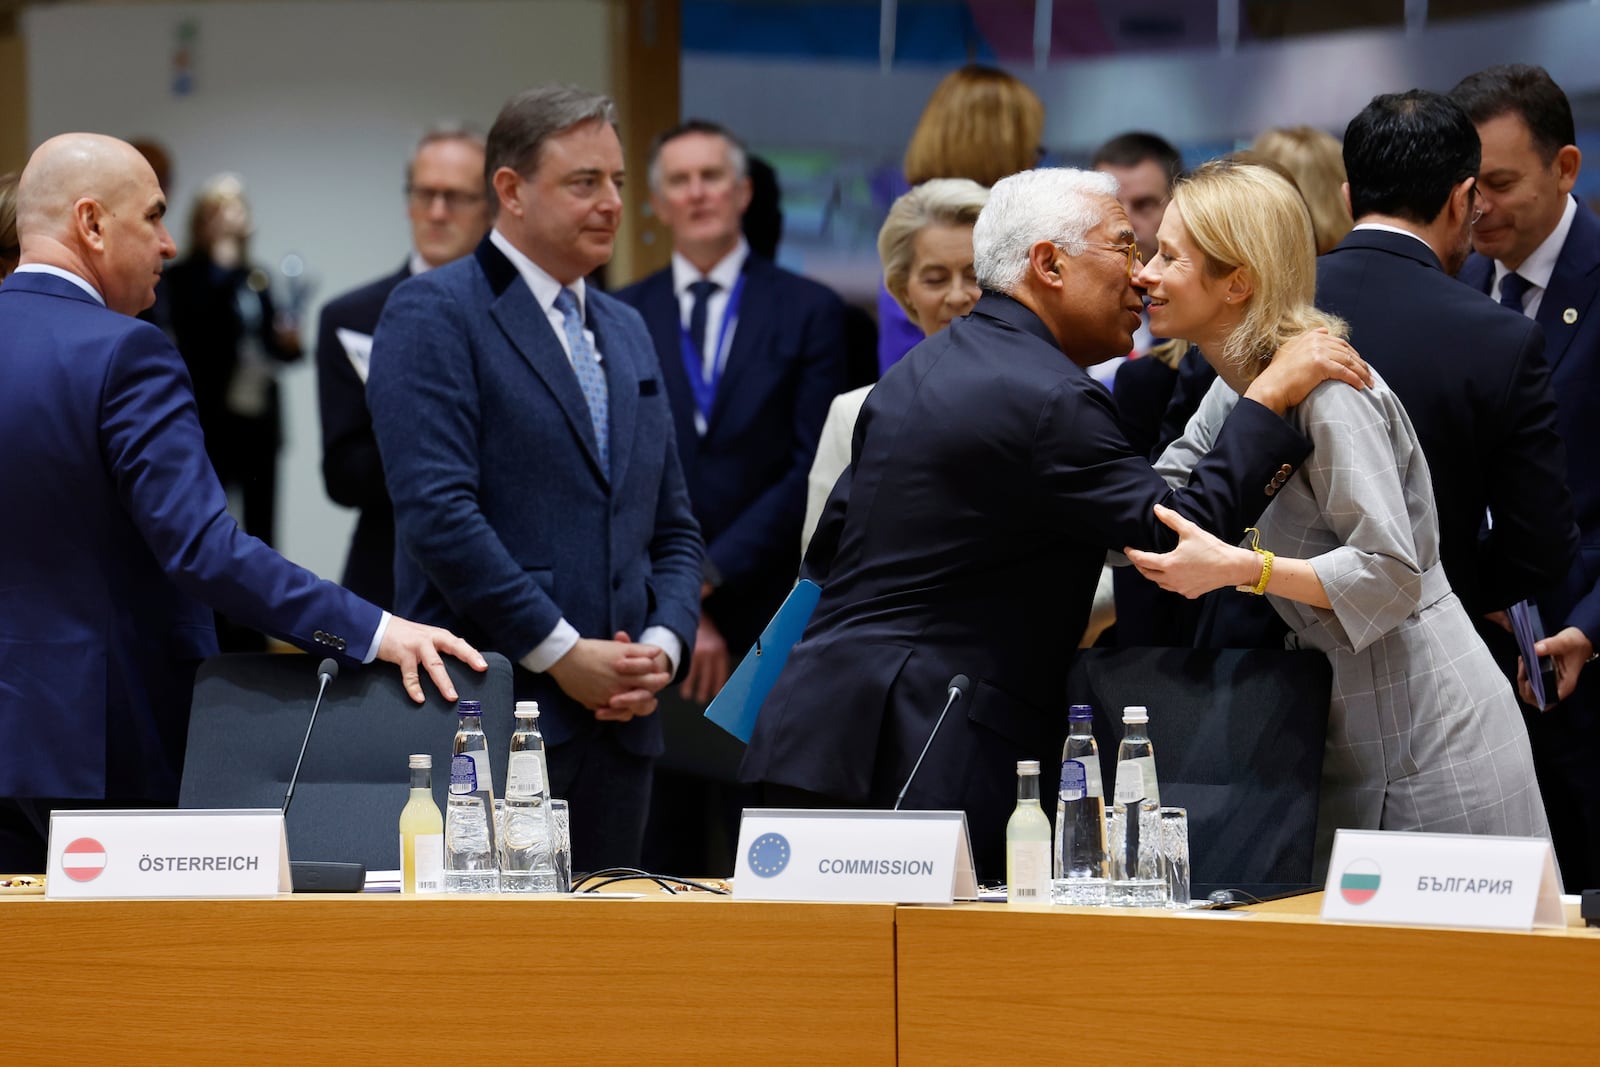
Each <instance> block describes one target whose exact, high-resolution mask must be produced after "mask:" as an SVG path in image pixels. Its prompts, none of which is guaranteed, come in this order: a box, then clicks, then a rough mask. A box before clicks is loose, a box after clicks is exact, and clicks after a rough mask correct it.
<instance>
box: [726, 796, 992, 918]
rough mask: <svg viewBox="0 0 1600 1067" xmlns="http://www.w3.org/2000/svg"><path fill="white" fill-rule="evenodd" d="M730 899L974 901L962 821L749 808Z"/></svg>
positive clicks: (914, 814) (960, 817)
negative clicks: (958, 899)
mask: <svg viewBox="0 0 1600 1067" xmlns="http://www.w3.org/2000/svg"><path fill="white" fill-rule="evenodd" d="M733 895H734V897H735V898H736V899H740V900H803V901H859V902H887V903H893V904H949V903H951V902H952V901H953V900H955V899H956V898H963V899H974V898H976V897H977V895H978V883H977V879H976V878H975V877H974V874H973V868H972V843H971V841H970V840H969V839H968V837H967V816H966V813H965V812H961V811H857V810H834V811H826V810H819V811H811V810H790V809H784V808H749V809H747V810H746V811H745V813H744V818H743V819H742V820H741V822H740V824H739V854H738V857H737V863H736V864H735V867H734V880H733Z"/></svg>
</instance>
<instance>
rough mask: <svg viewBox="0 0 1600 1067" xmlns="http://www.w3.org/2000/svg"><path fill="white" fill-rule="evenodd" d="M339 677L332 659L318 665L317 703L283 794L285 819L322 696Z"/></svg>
mask: <svg viewBox="0 0 1600 1067" xmlns="http://www.w3.org/2000/svg"><path fill="white" fill-rule="evenodd" d="M337 677H339V664H338V663H336V662H335V661H334V660H332V659H325V660H323V661H322V662H321V663H319V664H317V681H318V683H319V684H318V686H317V702H316V703H315V704H312V705H311V721H310V722H308V723H306V736H305V739H304V740H302V741H301V742H300V755H298V756H296V757H295V761H294V772H293V773H292V774H290V775H289V788H288V790H287V791H286V792H285V793H284V794H283V817H284V819H285V820H287V819H288V818H289V803H290V801H292V800H294V784H295V783H296V782H298V781H299V780H300V764H301V763H302V762H303V761H304V760H305V758H306V746H307V745H309V744H311V731H312V730H313V729H314V728H315V727H316V725H317V709H318V708H320V707H322V694H324V693H326V692H327V691H328V683H329V682H331V681H333V680H334V679H335V678H337Z"/></svg>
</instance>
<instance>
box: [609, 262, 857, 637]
mask: <svg viewBox="0 0 1600 1067" xmlns="http://www.w3.org/2000/svg"><path fill="white" fill-rule="evenodd" d="M744 279H745V283H744V292H743V295H742V296H741V298H740V300H741V303H740V308H739V320H738V322H737V323H736V324H735V328H734V331H733V338H732V341H731V342H730V344H729V349H728V359H727V363H726V365H725V367H724V370H723V375H722V379H721V381H720V382H719V383H718V387H717V393H716V397H715V399H714V400H713V402H712V407H711V417H710V418H709V419H708V420H706V432H705V435H704V436H701V435H699V434H697V433H696V432H695V425H694V416H695V411H696V406H695V399H694V393H693V391H692V389H691V387H690V384H689V375H688V371H687V370H686V368H685V367H684V364H683V352H682V347H681V343H680V338H681V336H682V327H681V322H682V318H681V313H680V308H679V304H678V298H677V296H676V295H675V294H674V293H673V291H672V269H671V268H670V267H669V268H667V269H665V270H661V271H657V272H656V273H654V274H652V275H650V276H649V277H647V278H645V279H644V280H643V281H640V282H638V283H637V284H635V285H632V286H629V287H628V288H627V289H624V290H622V291H621V292H619V293H618V294H617V297H618V299H620V300H622V301H624V302H625V303H628V304H631V305H632V306H633V307H635V308H637V309H638V310H639V312H640V314H642V315H643V316H644V320H645V324H646V326H648V327H649V329H650V337H651V339H652V340H653V341H654V343H655V350H656V355H657V357H658V359H659V360H660V364H661V376H662V380H663V381H665V382H666V387H667V397H668V399H669V400H670V401H671V402H672V417H673V422H674V426H675V428H676V431H677V438H678V457H679V460H680V462H681V463H682V464H683V476H684V481H685V482H686V484H687V485H688V487H689V500H690V501H691V502H692V504H693V506H694V514H695V518H696V519H698V520H699V522H700V531H701V533H702V535H703V536H704V537H705V540H706V554H707V556H708V557H709V558H710V560H711V563H712V564H713V565H714V568H715V572H716V575H717V576H718V579H719V581H720V585H719V586H718V588H717V590H716V591H715V592H714V593H713V594H712V595H711V596H710V597H709V598H707V600H706V602H705V604H704V605H703V607H704V610H705V611H706V613H707V614H708V615H709V616H710V617H711V618H712V620H713V621H715V622H716V624H717V626H718V628H719V629H720V630H721V631H722V635H723V637H724V638H726V639H727V641H728V644H729V647H730V648H732V649H733V651H734V653H735V655H738V654H741V653H742V652H743V651H744V650H745V649H746V648H748V647H749V646H750V645H751V644H752V643H753V642H754V641H755V638H756V636H757V635H758V634H759V633H760V632H761V630H762V628H763V627H765V626H766V624H767V621H768V620H769V619H770V618H771V617H772V614H773V612H775V611H776V610H777V608H778V605H779V604H781V603H782V602H783V598H784V597H785V596H786V595H787V594H788V591H789V588H790V587H791V586H792V585H793V584H794V576H795V571H796V570H797V569H798V568H799V565H800V526H801V523H802V521H803V520H804V518H805V510H806V476H807V474H808V473H809V472H810V470H811V461H812V459H813V457H814V456H815V455H816V451H817V439H818V437H819V436H820V435H821V433H822V424H823V421H824V420H826V419H827V417H828V405H829V404H831V403H832V402H833V398H834V397H835V396H837V395H838V394H839V393H841V392H843V391H844V388H845V363H846V355H847V352H846V346H845V336H844V305H843V304H842V303H840V301H839V298H838V297H837V296H835V295H834V294H833V292H832V291H831V290H829V289H828V288H826V287H825V286H822V285H819V284H817V283H816V282H814V281H811V280H809V279H807V278H802V277H800V276H799V275H798V274H791V273H790V272H789V271H786V270H781V269H780V268H778V267H775V266H773V265H772V264H771V263H769V262H767V261H766V260H764V259H761V258H760V257H758V256H755V255H753V254H752V255H751V256H750V257H749V258H747V259H746V260H745V267H744Z"/></svg>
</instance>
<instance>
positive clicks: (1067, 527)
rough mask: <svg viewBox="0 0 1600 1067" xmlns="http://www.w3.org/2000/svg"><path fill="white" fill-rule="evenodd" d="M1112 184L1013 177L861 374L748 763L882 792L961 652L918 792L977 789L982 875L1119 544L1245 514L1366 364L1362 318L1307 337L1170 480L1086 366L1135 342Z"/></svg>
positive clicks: (1085, 177)
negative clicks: (1322, 398) (1324, 403)
mask: <svg viewBox="0 0 1600 1067" xmlns="http://www.w3.org/2000/svg"><path fill="white" fill-rule="evenodd" d="M1115 194H1116V182H1115V180H1114V179H1112V178H1110V177H1109V176H1106V175H1099V174H1092V173H1086V172H1083V171H1070V170H1035V171H1028V172H1025V173H1022V174H1017V175H1013V176H1011V177H1009V178H1005V179H1002V180H1001V181H999V182H997V183H996V184H995V186H994V189H993V191H992V193H991V195H990V199H989V203H988V206H986V207H985V208H984V209H983V214H982V215H980V216H979V218H978V223H977V226H976V227H975V228H974V230H973V250H974V253H975V257H976V266H977V272H978V281H979V283H980V284H981V285H982V286H983V288H984V290H985V291H984V295H983V297H982V299H980V300H979V302H978V305H977V307H976V308H974V309H973V311H972V313H971V314H970V315H968V316H966V317H965V318H962V319H958V320H956V321H955V322H953V323H951V324H950V326H949V327H947V328H946V329H944V330H942V331H940V332H939V333H938V334H935V335H934V336H933V337H930V338H929V339H928V340H927V341H924V342H923V343H922V344H920V345H918V346H917V347H916V348H914V349H912V351H911V353H910V354H909V355H908V356H907V357H906V358H905V359H903V360H901V361H900V362H899V363H897V364H895V366H894V367H893V368H891V369H890V371H889V372H888V373H887V374H886V375H885V376H884V378H883V380H882V381H880V382H879V383H878V385H877V386H876V387H874V389H873V391H872V394H871V395H870V396H869V397H868V398H867V402H866V405H865V406H864V407H863V408H862V411H861V415H860V418H859V419H858V420H857V422H856V431H855V438H854V442H853V446H852V465H851V467H850V468H849V469H848V470H847V471H846V472H845V474H844V475H843V476H842V477H841V478H840V480H839V483H838V484H837V485H836V486H835V487H834V491H833V494H832V496H830V498H829V500H828V503H827V505H826V507H825V509H824V512H823V517H822V521H821V523H820V524H819V525H818V528H817V532H816V535H815V537H814V538H813V539H812V542H811V547H810V549H809V550H808V552H807V555H806V567H807V570H808V571H809V573H810V574H811V575H812V576H814V577H816V578H817V579H818V580H819V582H820V584H821V585H822V598H821V600H820V602H819V603H818V604H817V607H816V610H815V612H814V614H813V615H812V617H811V621H810V623H809V625H808V626H807V628H806V631H805V635H804V636H803V638H802V639H801V640H800V642H799V643H797V644H796V645H795V647H794V649H793V651H792V652H791V654H790V656H789V659H788V662H787V663H786V664H785V667H784V670H783V673H782V674H781V675H780V676H779V678H778V681H777V683H776V685H775V686H774V688H773V689H772V691H771V693H770V694H769V695H768V697H767V699H766V702H765V704H764V705H763V707H762V711H761V716H760V718H759V719H758V720H757V722H756V727H755V732H754V734H753V736H752V737H751V740H750V746H749V748H748V750H747V752H746V756H745V762H744V766H743V768H742V769H741V775H742V776H743V777H744V778H745V779H746V780H747V781H753V782H761V783H765V784H766V785H767V786H768V787H769V792H770V793H771V794H772V795H771V799H772V800H773V801H774V802H777V803H786V804H801V805H805V804H808V803H809V804H821V805H825V806H826V805H835V806H837V805H845V806H882V807H888V806H890V805H891V804H893V803H894V800H895V797H896V794H897V793H898V792H899V790H900V789H901V787H902V786H903V785H904V784H905V783H906V782H907V781H908V777H909V775H910V773H911V770H912V767H913V765H914V764H915V762H916V760H917V757H918V753H919V752H921V751H922V749H923V746H924V744H925V743H927V742H928V741H929V738H930V737H932V736H933V730H934V724H935V721H936V719H937V717H938V715H939V712H940V708H941V707H943V706H944V704H945V700H946V697H945V690H946V685H947V684H948V683H949V682H950V680H951V678H952V676H954V675H957V674H964V675H966V676H967V677H968V678H969V679H970V682H971V688H970V690H969V692H968V694H967V697H966V699H964V700H963V701H962V704H961V708H960V709H959V712H958V714H956V715H952V716H951V718H950V720H949V721H948V722H946V723H945V725H944V729H943V730H942V732H940V733H939V735H938V737H937V739H935V740H934V741H933V743H932V745H931V747H930V748H929V750H928V753H927V760H926V762H925V763H924V764H923V766H922V767H921V769H920V770H919V771H918V776H917V779H916V782H915V783H914V784H913V785H912V786H911V788H910V790H909V791H908V792H907V794H906V803H907V805H909V806H910V807H913V808H962V809H965V811H966V812H967V817H968V824H969V827H970V829H971V832H972V843H973V854H974V860H975V862H976V864H977V867H978V875H979V877H980V878H993V877H996V876H998V875H999V874H1000V872H1001V871H1003V870H1004V866H1005V863H1004V849H1003V843H1004V838H1005V822H1006V816H1007V814H1008V813H1009V812H1010V811H1011V809H1012V807H1013V805H1014V804H1015V802H1016V791H1015V783H1016V776H1015V766H1016V761H1017V760H1021V759H1037V760H1041V761H1053V760H1055V759H1056V758H1057V757H1058V755H1059V753H1060V751H1061V743H1062V739H1063V738H1064V736H1065V726H1066V723H1065V717H1064V716H1063V715H1062V714H1061V705H1062V703H1063V702H1064V699H1065V692H1064V683H1065V678H1066V665H1067V664H1068V663H1069V662H1070V656H1071V651H1072V649H1073V648H1074V646H1075V645H1076V643H1077V639H1078V635H1079V634H1081V633H1082V632H1083V627H1084V623H1085V621H1086V619H1087V617H1088V612H1089V606H1090V602H1091V600H1092V598H1093V596H1094V589H1095V585H1096V583H1097V581H1098V579H1099V575H1100V567H1101V565H1102V564H1103V563H1104V561H1105V555H1106V551H1107V550H1108V549H1117V550H1120V549H1122V548H1124V547H1127V546H1130V545H1131V546H1134V547H1139V546H1143V545H1163V546H1165V545H1170V544H1173V543H1175V542H1176V537H1175V535H1174V534H1173V533H1172V531H1171V530H1169V529H1168V528H1167V527H1166V526H1165V525H1163V524H1162V523H1161V521H1160V519H1158V518H1157V516H1156V514H1155V506H1156V505H1157V504H1163V503H1164V504H1166V505H1167V506H1169V507H1173V508H1176V509H1177V510H1179V511H1181V512H1183V513H1184V514H1186V515H1187V516H1188V517H1190V518H1191V519H1193V520H1194V521H1196V522H1198V523H1200V524H1201V525H1203V526H1205V527H1207V528H1208V529H1212V530H1217V531H1221V532H1223V533H1224V535H1225V536H1228V537H1233V536H1236V535H1238V533H1239V532H1240V531H1242V530H1243V529H1244V528H1245V527H1247V526H1249V525H1250V523H1251V522H1253V521H1254V520H1255V518H1256V517H1257V516H1259V515H1260V513H1261V512H1262V510H1263V509H1264V508H1265V507H1266V505H1267V504H1268V503H1270V501H1271V499H1272V497H1273V495H1274V494H1275V493H1276V492H1277V489H1278V487H1279V486H1281V485H1282V484H1283V483H1284V482H1285V481H1287V479H1288V478H1289V477H1290V476H1291V475H1292V474H1293V471H1294V468H1295V465H1296V464H1298V463H1299V462H1300V461H1301V460H1302V459H1303V458H1304V457H1305V456H1306V454H1307V453H1308V452H1309V451H1310V443H1309V442H1308V441H1307V440H1306V439H1305V438H1304V437H1303V436H1302V435H1301V434H1299V433H1298V432H1297V431H1295V430H1294V429H1293V428H1292V427H1291V426H1290V425H1289V423H1288V422H1287V421H1285V420H1284V418H1283V417H1282V415H1283V413H1284V412H1285V411H1287V410H1288V409H1289V408H1290V407H1291V406H1292V405H1293V404H1295V403H1298V402H1299V400H1300V399H1302V398H1303V397H1304V396H1305V394H1306V393H1308V392H1309V391H1310V390H1311V388H1312V387H1313V386H1314V385H1315V384H1317V383H1318V382H1320V381H1322V380H1324V379H1325V378H1327V377H1329V376H1331V375H1332V376H1339V377H1345V378H1347V379H1348V380H1350V381H1352V382H1356V381H1360V380H1361V378H1360V375H1361V373H1362V371H1361V370H1359V369H1356V368H1361V367H1362V365H1361V363H1360V360H1359V359H1358V358H1357V357H1356V356H1355V354H1354V352H1353V351H1352V350H1351V349H1350V347H1349V346H1348V345H1346V344H1344V342H1342V341H1338V340H1335V339H1333V338H1331V337H1329V336H1327V335H1326V334H1308V335H1306V336H1305V337H1304V338H1301V339H1298V340H1297V341H1295V342H1292V343H1291V344H1290V345H1288V346H1285V348H1284V349H1283V350H1281V351H1280V352H1279V354H1278V356H1277V357H1276V358H1275V359H1274V360H1273V361H1272V365H1271V366H1270V367H1269V368H1268V369H1267V370H1266V371H1264V372H1263V373H1262V374H1261V375H1260V376H1259V377H1258V378H1257V379H1256V380H1255V382H1253V383H1252V384H1251V386H1250V389H1249V390H1248V391H1247V392H1246V394H1245V396H1244V399H1242V400H1241V401H1240V402H1239V404H1238V406H1237V407H1236V408H1235V409H1234V411H1233V413H1232V414H1231V415H1230V416H1229V418H1228V421H1227V423H1226V425H1225V426H1224V427H1223V430H1222V433H1221V435H1220V436H1219V438H1218V440H1217V444H1216V447H1215V448H1214V449H1213V450H1212V452H1211V453H1210V454H1209V455H1208V456H1206V458H1205V459H1203V460H1202V461H1201V463H1200V465H1199V466H1198V467H1197V468H1196V469H1195V473H1194V475H1193V477H1192V479H1191V481H1190V483H1189V485H1188V486H1186V487H1185V488H1182V489H1178V490H1172V489H1169V488H1168V487H1167V485H1166V483H1165V482H1164V481H1163V480H1162V479H1161V477H1160V476H1159V475H1157V474H1156V473H1155V471H1154V470H1153V469H1152V468H1151V466H1150V462H1149V460H1148V459H1147V458H1146V457H1144V456H1141V455H1137V454H1136V453H1134V452H1133V450H1132V449H1131V448H1130V447H1129V446H1128V443H1127V440H1126V439H1125V438H1124V437H1123V435H1122V432H1121V430H1120V428H1119V425H1118V420H1117V412H1116V408H1115V405H1114V404H1113V403H1112V400H1111V396H1110V394H1109V393H1107V392H1106V390H1105V389H1104V388H1102V387H1101V386H1100V385H1099V384H1098V383H1097V382H1095V381H1094V379H1093V378H1091V377H1090V376H1089V374H1088V372H1087V370H1086V369H1085V368H1086V367H1088V366H1091V365H1093V364H1095V363H1097V362H1100V361H1102V360H1105V359H1109V358H1111V357H1112V356H1116V355H1119V354H1121V353H1123V352H1126V351H1127V350H1128V346H1129V344H1130V343H1131V341H1132V334H1133V331H1134V330H1135V329H1136V328H1137V327H1138V325H1139V318H1140V313H1141V312H1142V311H1143V303H1142V300H1141V297H1140V293H1139V292H1138V290H1136V289H1135V287H1134V285H1133V270H1134V265H1135V264H1136V263H1137V262H1138V259H1137V253H1138V249H1137V246H1136V245H1135V244H1134V231H1133V228H1132V226H1131V225H1130V224H1129V222H1128V217H1127V215H1126V213H1125V212H1124V211H1123V208H1122V206H1121V205H1120V204H1118V203H1117V201H1116V198H1115Z"/></svg>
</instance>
